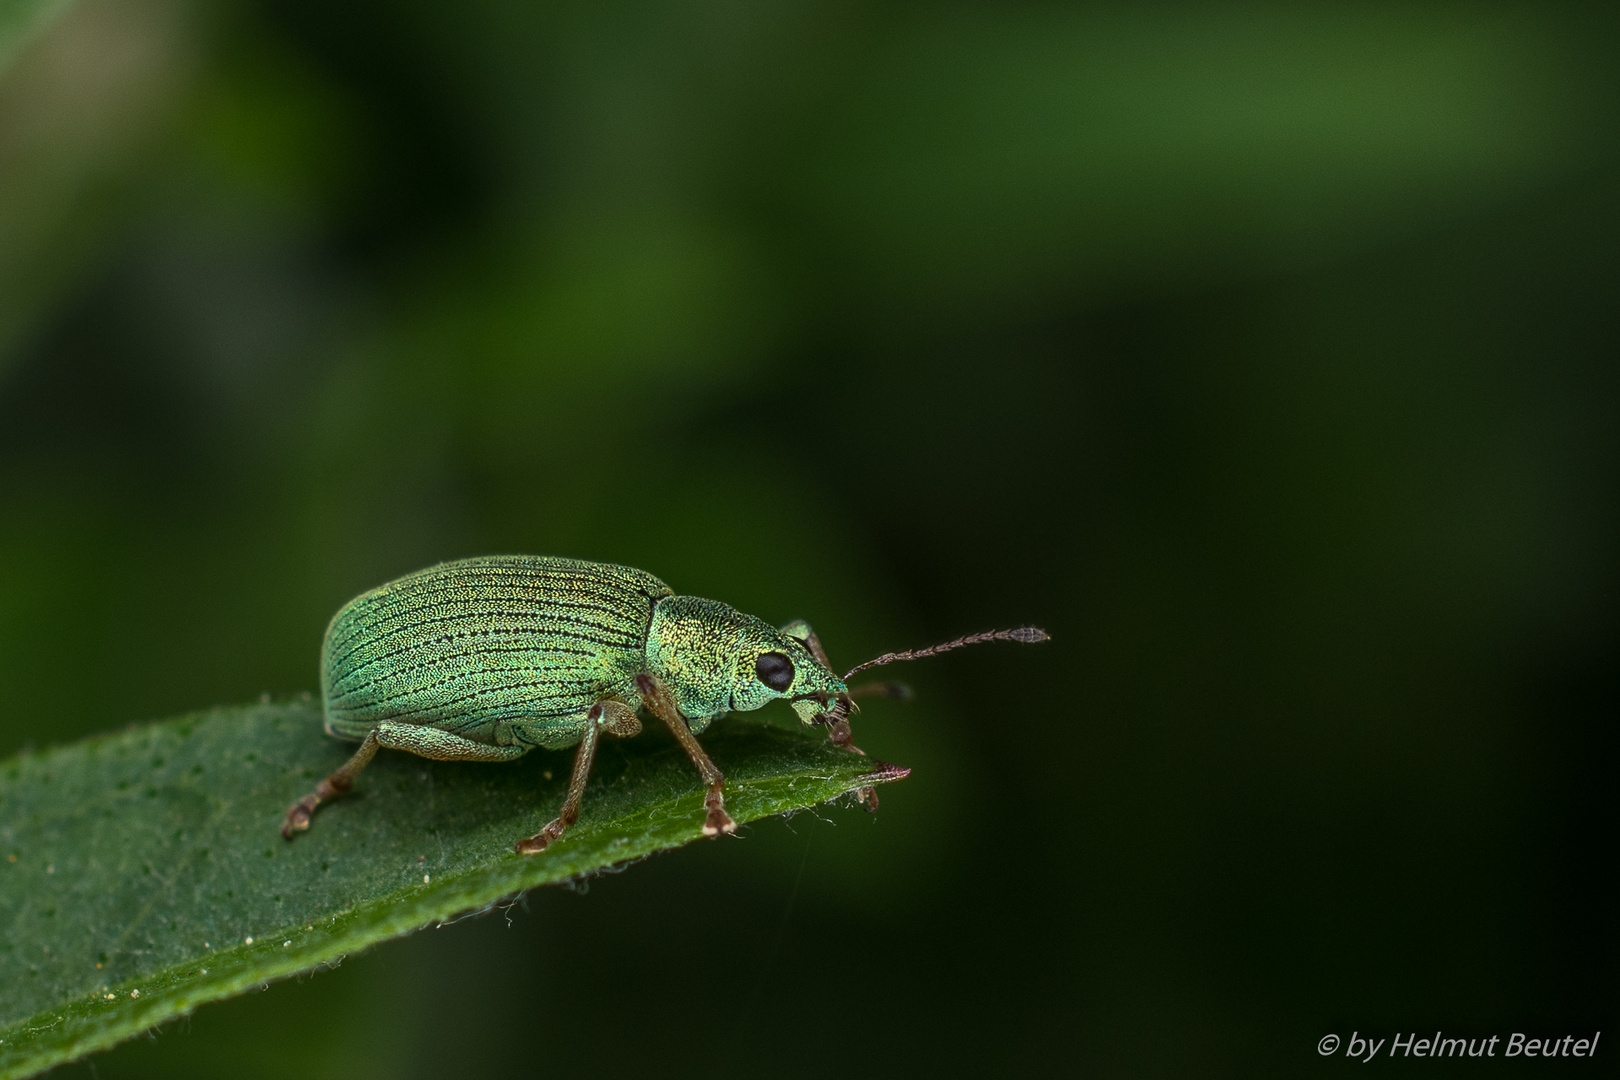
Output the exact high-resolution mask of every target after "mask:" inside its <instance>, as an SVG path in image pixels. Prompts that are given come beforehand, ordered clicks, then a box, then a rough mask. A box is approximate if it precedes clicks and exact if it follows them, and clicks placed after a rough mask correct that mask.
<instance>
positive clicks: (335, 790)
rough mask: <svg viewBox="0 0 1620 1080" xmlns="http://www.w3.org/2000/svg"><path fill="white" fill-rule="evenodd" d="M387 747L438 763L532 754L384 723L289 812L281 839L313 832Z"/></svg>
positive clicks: (417, 726)
mask: <svg viewBox="0 0 1620 1080" xmlns="http://www.w3.org/2000/svg"><path fill="white" fill-rule="evenodd" d="M379 746H386V747H388V748H390V749H393V750H409V751H410V752H411V753H413V754H415V755H417V756H418V757H425V758H433V759H435V760H438V761H510V760H512V759H513V758H516V757H522V756H523V755H524V754H526V753H527V752H528V750H529V748H528V747H527V746H491V745H489V744H488V743H479V742H473V741H472V740H471V739H463V738H462V737H461V736H459V735H452V734H450V733H449V732H448V731H440V730H439V729H438V728H435V727H427V726H425V725H422V724H398V723H389V722H384V723H381V724H378V725H377V726H376V727H374V728H372V729H371V730H370V731H368V732H366V737H365V741H363V742H362V743H361V744H360V749H358V750H356V751H355V752H354V756H353V757H351V758H350V759H349V760H348V761H346V762H344V763H343V766H342V767H341V768H340V769H338V770H337V771H336V772H334V773H333V774H332V775H330V776H328V777H327V778H326V779H324V780H322V781H321V782H320V783H319V784H316V785H315V790H314V791H313V792H311V793H310V794H308V795H305V796H304V797H303V798H302V799H299V800H298V801H297V802H295V803H293V804H292V806H290V807H289V808H288V809H287V817H286V819H285V820H284V821H283V822H282V823H281V835H282V836H285V837H286V838H287V839H288V840H291V839H292V838H293V833H295V832H299V831H301V830H303V829H307V828H309V819H310V815H311V814H313V813H315V808H316V807H318V806H319V805H320V804H321V803H323V802H325V801H326V800H328V799H335V798H337V797H338V796H339V795H342V794H344V793H345V792H347V791H348V790H349V789H350V788H352V787H353V786H354V778H355V777H356V776H357V775H359V773H360V770H361V769H364V768H365V767H366V766H367V765H368V764H370V763H371V759H372V758H373V757H375V756H376V754H377V748H378V747H379Z"/></svg>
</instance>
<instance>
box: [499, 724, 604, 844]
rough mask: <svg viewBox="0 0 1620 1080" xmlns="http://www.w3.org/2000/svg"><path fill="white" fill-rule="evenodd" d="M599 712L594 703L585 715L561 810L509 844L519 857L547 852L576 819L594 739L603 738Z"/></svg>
mask: <svg viewBox="0 0 1620 1080" xmlns="http://www.w3.org/2000/svg"><path fill="white" fill-rule="evenodd" d="M602 713H603V708H602V702H597V703H596V704H595V705H592V706H591V711H590V712H589V713H587V714H586V720H587V723H586V725H585V734H584V735H583V736H582V737H581V738H580V740H579V749H578V750H576V751H575V752H574V772H573V775H571V776H570V777H569V778H568V794H567V795H566V796H565V797H564V798H563V804H562V809H561V810H560V811H558V813H557V816H556V817H554V818H552V819H551V820H550V821H548V822H546V827H545V828H543V829H541V830H540V831H539V832H537V833H535V834H534V835H533V836H531V837H529V838H527V839H525V840H519V841H518V842H517V843H515V844H513V845H512V850H513V851H515V852H517V853H518V854H519V855H534V854H536V853H538V852H541V851H544V850H546V848H547V847H548V846H549V845H550V844H551V842H552V841H553V840H555V839H557V837H559V836H561V835H562V834H563V833H564V832H566V831H567V829H568V826H570V825H572V824H573V823H574V822H576V821H578V820H579V804H580V803H581V802H582V801H583V800H584V798H585V785H586V783H587V782H588V781H589V780H590V778H591V763H592V762H593V761H595V760H596V743H597V740H598V739H600V738H601V737H602V728H603V726H604V724H603V722H602Z"/></svg>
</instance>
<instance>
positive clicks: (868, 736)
mask: <svg viewBox="0 0 1620 1080" xmlns="http://www.w3.org/2000/svg"><path fill="white" fill-rule="evenodd" d="M1617 31H1620V24H1617V22H1616V18H1615V16H1614V15H1613V13H1612V12H1610V11H1605V9H1604V8H1603V7H1602V6H1600V5H1594V6H1591V7H1583V6H1572V5H1569V4H1560V3H1553V2H1547V3H1538V4H1534V5H1531V4H1518V5H1513V4H1505V5H1454V4H1359V5H1355V4H1353V5H1347V6H1326V5H1310V6H1299V5H1291V6H1290V5H1278V6H1250V5H1234V4H1227V5H1220V6H1204V5H1199V6H1186V7H1159V6H1155V7H1151V8H1149V7H1146V6H1140V5H1116V6H1081V5H1041V4H1028V5H974V4H905V3H898V4H887V5H860V4H850V3H839V2H794V0H782V2H773V3H770V4H748V3H736V2H727V0H719V2H694V3H688V4H663V5H659V4H622V3H617V2H571V3H556V4H531V3H519V2H513V0H461V2H459V3H456V4H447V3H433V2H424V0H391V2H384V0H347V2H344V3H331V2H323V0H278V2H270V0H78V2H77V3H76V4H73V5H71V6H70V7H68V8H67V9H66V10H65V11H63V12H62V14H61V15H60V16H59V17H57V18H55V19H54V20H53V21H51V23H50V24H49V25H48V26H47V27H46V28H44V29H43V30H42V31H41V32H40V33H38V34H37V35H35V36H34V37H33V38H32V40H31V41H30V42H29V43H28V44H27V46H26V47H25V48H24V49H22V50H21V52H20V53H19V54H18V55H17V57H16V59H15V61H14V62H13V63H12V64H11V65H10V67H9V69H8V70H6V71H5V72H4V73H3V74H0V752H8V753H9V752H11V751H14V750H16V749H17V748H19V747H23V746H26V745H30V744H32V745H44V744H50V743H56V742H60V741H65V740H71V739H75V738H78V737H80V736H83V735H86V734H89V733H91V732H96V731H103V730H107V729H110V728H114V727H118V726H121V725H123V724H125V723H128V722H131V721H138V720H144V719H152V718H157V717H163V716H167V715H172V714H176V713H181V712H185V711H190V710H193V709H197V708H200V707H204V706H207V705H211V704H214V703H220V702H236V701H243V700H249V699H252V698H254V697H256V696H257V695H258V694H260V693H261V692H263V691H269V692H272V693H276V694H282V693H292V692H297V691H300V690H304V689H309V688H313V687H314V686H315V685H316V683H317V671H316V659H317V651H318V646H319V641H320V635H321V632H322V629H323V628H324V624H325V621H326V619H327V618H328V617H329V616H330V614H331V612H332V611H334V610H335V609H336V608H337V606H338V605H339V604H340V603H342V602H343V601H344V600H345V599H347V598H348V597H349V596H351V595H353V594H355V593H357V592H359V591H361V590H363V589H365V588H368V587H370V586H372V585H375V584H378V583H380V582H382V581H384V580H386V579H388V578H390V577H392V576H395V575H397V574H399V573H402V572H405V571H408V570H412V569H415V568H417V567H420V566H423V565H425V564H428V563H432V562H434V561H437V560H440V559H445V558H452V557H458V556H464V555H470V554H477V553H490V552H508V551H521V552H535V553H554V554H566V555H572V556H578V557H585V558H593V559H600V560H606V561H616V562H623V563H628V564H631V565H635V566H639V567H643V568H645V569H648V570H650V571H652V572H654V573H656V574H658V575H660V576H661V577H663V578H664V579H665V580H667V581H668V582H670V583H671V584H672V585H673V586H674V587H675V588H676V589H677V590H679V591H682V592H689V593H695V594H698V595H703V596H710V597H714V598H717V599H722V600H726V601H728V602H730V603H732V604H734V605H736V606H738V607H740V608H742V609H743V610H746V611H749V612H753V613H756V614H759V615H761V616H763V617H765V618H768V619H771V620H773V621H777V622H781V621H786V620H787V619H789V618H793V617H797V616H803V617H806V618H808V619H810V620H811V621H812V623H814V624H815V625H816V627H817V629H818V630H819V631H820V633H821V635H822V637H823V638H824V640H826V641H827V643H828V647H829V649H830V651H831V653H832V655H833V658H834V659H835V660H836V661H840V662H846V663H848V664H853V663H854V662H855V661H857V660H860V659H864V658H865V657H867V656H870V655H873V654H875V653H878V652H881V651H885V650H888V649H893V648H902V647H906V646H914V645H921V644H925V643H929V642H931V641H934V640H938V639H941V638H944V637H949V636H954V635H955V634H957V633H961V632H965V631H971V630H978V629H983V628H986V627H990V626H1000V625H1012V624H1018V623H1023V622H1033V623H1037V624H1040V625H1044V626H1046V627H1047V628H1048V629H1049V630H1051V632H1052V634H1053V637H1054V640H1053V642H1052V643H1051V644H1050V645H1048V646H1044V647H1042V648H1040V649H1023V648H1017V647H1013V646H1000V647H983V648H980V649H977V650H970V651H967V652H963V653H958V654H955V655H953V656H950V657H946V658H941V659H937V660H933V661H930V662H928V663H926V664H917V665H913V666H911V667H910V669H909V670H906V671H904V673H903V674H904V677H905V678H906V679H907V680H908V681H909V682H910V683H911V684H912V686H913V687H914V688H915V689H916V691H917V698H916V700H915V701H913V702H911V703H909V704H901V703H890V702H877V703H874V704H871V705H870V706H868V708H867V709H866V711H865V712H864V713H863V715H862V717H861V723H860V725H859V726H858V728H857V730H858V732H859V733H860V736H861V743H862V745H864V746H865V747H866V748H867V749H868V750H870V751H871V752H873V753H874V754H877V755H878V756H880V757H883V758H885V759H888V760H892V761H898V762H902V763H905V764H908V765H911V766H912V767H913V768H914V770H915V771H914V774H913V776H912V777H911V778H910V779H909V780H907V781H906V782H904V783H903V784H899V785H895V786H893V787H891V788H889V789H886V790H885V791H884V793H883V808H882V810H881V812H880V813H878V814H877V815H875V816H873V817H868V816H867V815H865V814H862V813H860V812H858V811H854V810H837V809H829V810H826V811H825V812H823V813H821V814H820V815H819V816H815V817H812V816H805V815H801V816H799V817H798V818H795V819H793V820H792V821H789V822H780V821H773V822H768V823H764V824H761V825H758V826H755V827H752V828H750V829H749V830H748V831H747V835H746V837H745V838H743V839H740V840H736V841H728V842H724V843H711V844H700V845H696V846H693V847H691V848H688V849H686V850H683V851H681V852H678V853H675V854H672V855H669V856H665V857H662V858H659V859H656V860H654V861H652V862H650V863H646V864H642V865H638V866H636V867H633V868H632V869H630V870H629V871H628V872H626V873H624V874H622V875H617V876H610V877H606V878H601V879H597V880H594V881H592V882H590V883H589V887H588V889H581V890H579V891H576V892H568V891H563V890H554V891H549V892H542V893H537V894H534V895H531V896H530V897H529V898H528V899H527V900H526V901H525V903H524V904H523V905H522V906H520V907H519V908H517V909H514V910H513V911H512V912H511V913H510V917H504V916H501V915H495V916H491V917H487V918H483V919H479V920H472V921H468V922H464V923H461V924H457V925H455V926H453V927H449V928H446V929H442V930H438V931H435V932H427V933H422V934H420V935H418V936H416V937H414V938H411V939H408V940H406V941H404V942H396V943H392V944H389V945H386V946H383V947H380V948H378V949H376V950H374V951H372V952H371V953H368V954H366V955H364V956H361V957H355V958H351V959H350V960H349V961H348V962H347V963H345V964H344V965H343V966H342V967H341V968H339V969H338V970H336V971H332V972H325V973H322V974H319V975H317V976H314V977H311V978H307V979H304V980H301V981H298V982H294V983H286V984H282V985H278V986H274V987H272V988H270V989H269V990H268V991H267V992H265V993H260V994H254V995H250V996H249V997H247V998H243V999H239V1000H236V1001H234V1002H229V1003H225V1004H220V1005H214V1006H210V1007H207V1008H204V1009H202V1010H201V1011H200V1012H198V1013H197V1014H196V1015H195V1016H194V1017H193V1018H191V1019H190V1020H188V1021H183V1022H180V1023H178V1024H176V1025H172V1026H170V1027H168V1028H165V1029H163V1030H162V1031H160V1032H158V1033H156V1034H155V1035H154V1037H153V1038H151V1039H143V1040H138V1041H137V1042H135V1043H132V1044H129V1045H126V1046H124V1047H122V1048H120V1049H118V1050H116V1051H114V1052H112V1053H110V1054H107V1055H103V1056H101V1057H99V1058H98V1059H96V1061H95V1069H96V1071H97V1075H98V1076H100V1077H103V1078H107V1080H112V1078H115V1077H135V1076H163V1077H186V1076H196V1077H205V1076H220V1075H231V1076H240V1077H255V1076H263V1077H284V1076H295V1075H298V1076H335V1075H344V1076H349V1077H354V1078H357V1080H359V1078H366V1077H394V1076H407V1077H410V1076H418V1077H428V1076H443V1075H477V1074H485V1075H495V1074H497V1073H498V1074H500V1075H504V1076H519V1075H531V1074H532V1075H569V1076H576V1077H580V1076H595V1075H623V1074H628V1073H632V1072H634V1073H637V1074H642V1075H703V1076H751V1075H766V1074H774V1075H782V1076H793V1077H800V1076H802V1077H824V1076H827V1075H830V1074H833V1073H835V1072H836V1073H841V1074H848V1073H855V1074H862V1073H867V1074H878V1075H882V1074H902V1073H912V1072H915V1073H917V1074H923V1075H939V1076H944V1075H976V1074H981V1073H984V1072H989V1071H992V1070H996V1071H1018V1072H1022V1073H1026V1074H1027V1073H1034V1072H1037V1071H1042V1072H1045V1071H1054V1072H1055V1071H1060V1070H1061V1071H1062V1072H1064V1073H1083V1074H1085V1075H1095V1076H1120V1077H1127V1076H1128V1077H1137V1076H1153V1075H1163V1076H1254V1075H1275V1076H1292V1075H1298V1074H1299V1073H1300V1072H1302V1071H1306V1070H1313V1069H1324V1071H1339V1070H1341V1069H1342V1068H1345V1067H1349V1066H1348V1063H1347V1062H1344V1061H1343V1060H1342V1058H1341V1059H1337V1060H1334V1061H1332V1062H1323V1061H1321V1060H1320V1059H1319V1058H1318V1056H1317V1053H1316V1043H1317V1040H1318V1039H1319V1038H1321V1037H1322V1036H1323V1035H1324V1034H1327V1033H1329V1032H1335V1033H1339V1034H1340V1035H1341V1036H1342V1037H1345V1038H1348V1037H1349V1035H1350V1033H1351V1031H1352V1029H1356V1030H1359V1031H1361V1032H1363V1033H1366V1032H1368V1031H1373V1032H1378V1033H1384V1034H1389V1033H1393V1032H1395V1031H1411V1030H1413V1029H1419V1030H1422V1031H1425V1032H1430V1031H1433V1030H1435V1029H1444V1030H1445V1031H1446V1032H1447V1033H1448V1034H1455V1033H1466V1034H1474V1035H1489V1034H1500V1035H1503V1036H1504V1037H1505V1036H1506V1034H1508V1033H1509V1032H1512V1031H1526V1032H1529V1033H1531V1034H1533V1035H1548V1034H1565V1033H1576V1032H1582V1031H1589V1030H1590V1029H1594V1028H1600V1027H1603V1026H1604V1024H1605V1023H1607V1024H1608V1026H1610V1027H1611V1028H1620V1024H1617V1023H1616V1020H1617V1019H1620V1015H1617V1013H1620V1010H1617V1008H1616V1006H1617V1002H1620V994H1617V983H1616V964H1615V960H1616V937H1615V929H1614V926H1615V922H1614V918H1613V916H1614V905H1613V892H1612V887H1611V886H1609V885H1606V884H1604V883H1605V882H1606V881H1607V878H1606V875H1605V873H1604V870H1603V867H1604V866H1606V865H1610V864H1612V862H1613V858H1614V852H1615V840H1616V836H1615V830H1614V825H1613V821H1614V792H1615V786H1614V762H1615V752H1616V737H1615V724H1614V721H1615V702H1616V695H1617V691H1620V666H1617V662H1616V652H1615V648H1614V646H1615V642H1616V640H1617V635H1616V628H1617V627H1616V623H1617V616H1620V594H1617V591H1616V589H1617V584H1620V582H1617V569H1620V558H1617V546H1616V541H1617V539H1620V501H1617V496H1620V423H1617V417H1620V368H1617V364H1616V341H1617V338H1620V304H1617V302H1616V300H1617V296H1616V293H1617V289H1616V286H1617V284H1620V201H1617V197H1620V153H1617V151H1620V63H1617V61H1620V33H1617ZM896 674H897V675H898V674H901V672H900V671H899V669H896ZM731 722H738V721H735V720H734V721H731ZM319 737H320V736H319V735H318V734H317V733H316V732H311V738H319ZM565 761H566V755H559V762H565ZM722 764H723V762H722ZM1611 1038H1620V1030H1615V1031H1613V1032H1612V1035H1611ZM1610 1056H1612V1055H1610ZM1383 1064H1384V1066H1385V1067H1386V1068H1387V1067H1388V1063H1383ZM1423 1064H1424V1065H1425V1066H1426V1068H1427V1070H1428V1071H1433V1069H1434V1068H1436V1067H1437V1066H1436V1065H1434V1064H1433V1063H1423ZM1470 1064H1471V1065H1473V1066H1474V1067H1475V1068H1476V1069H1477V1067H1478V1065H1479V1064H1480V1063H1470ZM1519 1064H1521V1065H1524V1064H1525V1063H1523V1062H1520V1063H1519ZM1567 1064H1568V1065H1569V1066H1570V1067H1571V1068H1573V1067H1574V1066H1576V1065H1577V1064H1578V1065H1580V1066H1584V1067H1585V1068H1582V1069H1578V1070H1576V1071H1582V1072H1586V1073H1592V1072H1594V1070H1595V1069H1601V1068H1603V1066H1602V1064H1601V1059H1599V1061H1598V1062H1593V1063H1588V1062H1580V1063H1574V1062H1570V1063H1567ZM1527 1070H1528V1067H1526V1068H1522V1069H1520V1070H1519V1071H1520V1072H1521V1073H1523V1074H1524V1075H1529V1074H1530V1072H1529V1071H1527ZM89 1071H90V1067H89V1066H87V1065H84V1064H79V1065H74V1066H69V1067H66V1068H64V1069H63V1070H61V1072H60V1075H64V1076H69V1075H78V1074H86V1075H88V1074H89ZM1441 1071H1443V1072H1446V1071H1449V1070H1444V1069H1442V1070H1441ZM1564 1071H1568V1070H1567V1069H1566V1070H1564Z"/></svg>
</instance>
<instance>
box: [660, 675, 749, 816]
mask: <svg viewBox="0 0 1620 1080" xmlns="http://www.w3.org/2000/svg"><path fill="white" fill-rule="evenodd" d="M636 689H638V690H640V691H641V701H642V704H644V705H646V706H647V709H648V711H649V712H651V713H652V714H653V715H654V716H656V717H658V719H660V720H662V721H663V722H664V723H665V725H666V726H668V728H669V730H670V733H671V734H673V735H674V736H675V741H676V742H678V743H680V744H681V749H682V750H685V751H686V756H687V757H689V758H691V759H692V764H693V765H695V766H697V771H698V775H699V776H701V777H702V778H703V782H704V783H705V784H706V785H708V788H709V790H708V793H707V794H706V795H704V797H703V805H704V807H705V808H707V810H708V816H707V817H706V818H704V820H703V835H704V836H719V835H720V834H721V833H734V832H736V831H737V823H736V822H735V821H733V820H731V815H730V814H728V813H726V796H725V791H724V788H725V783H726V778H725V776H724V774H722V773H721V772H720V770H719V769H718V768H716V767H715V764H714V762H713V760H711V759H710V757H709V755H708V754H706V753H704V751H703V747H702V746H700V745H699V744H698V741H697V736H696V735H693V734H692V729H691V728H689V727H687V726H686V717H684V716H682V715H681V710H680V707H679V706H677V705H676V704H675V699H674V698H673V697H672V696H671V695H670V692H669V690H668V689H666V688H665V686H664V684H663V683H661V682H659V681H658V679H657V678H656V677H655V676H653V675H650V674H648V673H646V672H642V673H641V674H640V675H637V676H636Z"/></svg>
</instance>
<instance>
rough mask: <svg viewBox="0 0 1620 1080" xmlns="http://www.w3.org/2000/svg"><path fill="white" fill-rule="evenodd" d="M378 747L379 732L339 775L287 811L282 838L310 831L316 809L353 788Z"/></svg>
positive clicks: (369, 736)
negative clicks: (311, 819) (356, 779)
mask: <svg viewBox="0 0 1620 1080" xmlns="http://www.w3.org/2000/svg"><path fill="white" fill-rule="evenodd" d="M377 746H378V743H377V730H376V729H375V728H373V729H372V730H370V731H368V732H366V737H365V741H363V742H362V743H361V744H360V749H358V750H356V751H355V752H354V756H353V757H351V758H349V760H348V761H345V762H344V763H343V765H342V767H341V768H339V769H338V770H337V771H336V772H334V773H332V774H331V775H330V776H328V777H326V778H325V779H324V780H322V781H321V782H320V783H318V784H316V785H315V790H314V791H312V792H310V793H309V794H308V795H305V796H304V797H303V798H302V799H299V800H298V801H297V802H295V803H293V804H292V805H291V806H289V807H288V808H287V817H286V818H285V819H284V820H283V821H282V823H281V835H282V836H284V837H286V838H287V839H288V840H291V839H292V838H293V833H295V832H301V831H303V830H304V829H307V828H309V816H310V815H311V814H313V813H314V812H315V808H316V807H317V806H319V805H321V803H323V802H325V801H326V800H327V799H335V798H337V797H338V796H339V795H342V794H344V793H345V792H347V791H348V790H349V789H350V788H351V787H353V786H354V778H355V777H356V776H357V775H359V772H360V770H361V769H363V768H365V767H366V766H367V765H369V764H371V759H372V758H374V757H376V756H377Z"/></svg>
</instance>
